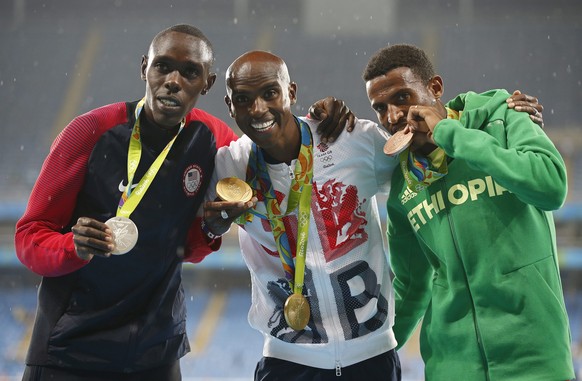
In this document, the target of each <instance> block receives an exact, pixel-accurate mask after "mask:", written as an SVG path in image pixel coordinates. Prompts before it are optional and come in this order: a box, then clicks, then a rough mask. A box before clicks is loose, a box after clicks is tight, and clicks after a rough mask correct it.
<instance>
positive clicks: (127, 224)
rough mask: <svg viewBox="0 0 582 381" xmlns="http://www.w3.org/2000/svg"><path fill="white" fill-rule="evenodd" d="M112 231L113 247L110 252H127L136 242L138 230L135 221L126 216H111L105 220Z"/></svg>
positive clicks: (118, 253) (115, 253) (119, 253)
mask: <svg viewBox="0 0 582 381" xmlns="http://www.w3.org/2000/svg"><path fill="white" fill-rule="evenodd" d="M105 225H107V226H109V228H110V229H111V231H112V232H113V242H114V244H115V248H114V249H113V250H112V251H111V254H114V255H121V254H126V253H128V252H129V251H130V250H131V249H133V247H134V246H135V244H136V243H137V238H138V231H137V226H136V225H135V223H134V222H133V221H132V220H130V219H129V218H127V217H121V216H117V217H113V218H110V219H109V220H107V221H106V222H105Z"/></svg>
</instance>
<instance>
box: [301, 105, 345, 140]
mask: <svg viewBox="0 0 582 381" xmlns="http://www.w3.org/2000/svg"><path fill="white" fill-rule="evenodd" d="M309 117H310V118H311V119H315V120H320V121H321V122H320V123H319V125H318V126H317V134H318V135H320V136H321V141H322V142H323V143H332V142H333V141H335V139H337V137H338V136H339V135H340V134H341V133H342V131H343V130H344V127H345V129H346V130H347V131H348V132H352V131H353V130H354V126H355V124H356V117H355V115H354V114H353V113H352V111H351V110H350V109H349V108H348V106H346V104H345V103H344V101H342V100H340V99H336V98H334V97H327V98H325V99H320V100H318V101H317V102H315V103H314V104H312V105H311V107H310V108H309Z"/></svg>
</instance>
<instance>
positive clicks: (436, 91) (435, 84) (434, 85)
mask: <svg viewBox="0 0 582 381" xmlns="http://www.w3.org/2000/svg"><path fill="white" fill-rule="evenodd" d="M428 90H429V91H430V92H431V94H432V95H433V96H434V97H435V99H440V98H441V97H442V96H443V93H444V91H445V87H444V85H443V79H442V78H441V76H440V75H435V76H434V77H432V78H431V80H430V81H429V82H428Z"/></svg>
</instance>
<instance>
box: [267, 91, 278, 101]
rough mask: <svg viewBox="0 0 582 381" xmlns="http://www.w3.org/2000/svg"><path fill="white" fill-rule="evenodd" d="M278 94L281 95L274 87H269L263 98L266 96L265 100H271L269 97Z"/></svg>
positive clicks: (272, 97)
mask: <svg viewBox="0 0 582 381" xmlns="http://www.w3.org/2000/svg"><path fill="white" fill-rule="evenodd" d="M278 95H279V92H278V91H276V90H274V89H269V90H267V91H265V94H264V95H263V98H265V100H269V99H274V98H277V96H278Z"/></svg>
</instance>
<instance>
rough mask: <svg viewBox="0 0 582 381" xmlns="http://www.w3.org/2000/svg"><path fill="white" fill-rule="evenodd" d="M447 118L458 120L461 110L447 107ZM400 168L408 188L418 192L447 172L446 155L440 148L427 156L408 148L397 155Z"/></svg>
mask: <svg viewBox="0 0 582 381" xmlns="http://www.w3.org/2000/svg"><path fill="white" fill-rule="evenodd" d="M446 110H447V118H449V119H456V120H458V119H459V118H460V117H461V114H462V111H456V110H452V109H450V108H447V109H446ZM398 157H399V159H400V168H401V169H402V173H403V175H404V179H405V180H406V184H407V186H408V189H410V190H412V191H415V192H420V191H422V190H424V189H426V188H427V187H428V186H429V185H430V184H432V183H434V182H435V181H437V180H439V179H441V178H443V177H444V176H445V175H446V174H447V173H448V166H447V155H446V153H445V151H444V150H443V149H442V148H436V149H435V150H434V151H432V152H431V153H430V154H429V155H428V156H426V157H425V156H422V155H419V154H417V153H415V152H411V151H410V149H408V148H407V149H405V150H404V151H402V152H401V153H400V154H399V155H398Z"/></svg>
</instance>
